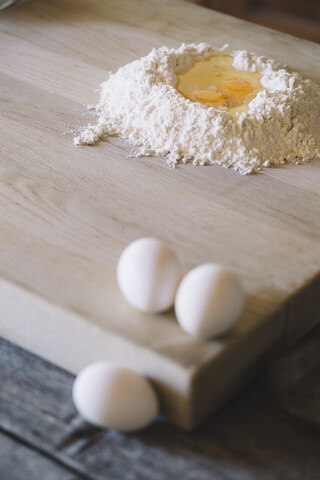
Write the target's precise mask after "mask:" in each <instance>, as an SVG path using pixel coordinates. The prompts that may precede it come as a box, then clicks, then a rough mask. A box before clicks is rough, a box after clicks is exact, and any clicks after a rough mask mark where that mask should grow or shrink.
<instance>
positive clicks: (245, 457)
mask: <svg viewBox="0 0 320 480" xmlns="http://www.w3.org/2000/svg"><path fill="white" fill-rule="evenodd" d="M310 338H312V342H313V343H314V342H318V344H320V329H319V328H318V329H317V330H316V331H313V332H312V335H310ZM0 377H1V378H0V383H1V389H0V431H1V434H0V458H1V460H0V478H1V480H26V479H27V478H28V479H32V480H38V478H39V480H40V479H41V480H42V479H45V480H47V479H48V480H51V479H52V480H55V479H57V480H65V479H67V480H71V479H74V480H75V479H78V478H79V479H80V478H84V479H87V480H168V479H176V478H177V479H180V478H183V479H185V480H200V479H201V480H212V479H219V480H220V479H221V480H222V479H223V480H270V479H274V480H319V478H320V473H319V472H320V457H319V451H320V437H319V430H318V428H315V427H313V426H312V425H308V424H307V423H303V422H301V421H300V420H297V419H295V418H294V417H292V416H290V415H289V414H287V413H286V412H285V411H284V410H283V409H282V408H281V407H280V406H279V405H278V404H277V402H276V400H275V397H274V396H273V394H272V391H271V388H270V386H269V385H268V381H267V377H266V376H264V377H262V378H261V379H260V380H258V381H256V382H255V383H254V384H252V385H251V386H250V387H249V388H247V389H246V390H245V391H243V392H242V393H241V394H240V395H238V396H237V397H236V398H235V399H234V400H233V401H232V402H229V404H228V405H226V406H225V407H224V408H223V409H221V410H220V411H219V412H218V413H217V414H215V415H214V416H213V417H212V418H211V419H210V420H209V421H208V423H207V424H206V426H204V427H201V428H199V429H198V430H196V431H195V432H193V433H192V434H190V433H189V434H188V433H183V432H182V431H180V430H178V429H177V428H175V427H173V426H170V425H168V424H165V423H164V422H161V421H159V422H157V423H156V424H154V425H153V426H151V427H150V428H149V429H147V430H145V431H143V432H140V433H137V434H132V435H123V434H120V433H117V432H115V431H101V430H99V429H96V428H94V427H90V426H89V425H87V424H86V423H85V422H83V421H82V420H81V419H80V418H79V417H78V416H77V415H76V412H75V410H74V408H73V406H72V402H71V387H72V382H73V377H72V375H70V374H69V373H67V372H65V371H63V370H60V369H58V368H57V367H54V366H53V365H51V364H48V363H47V362H45V361H43V360H41V359H40V358H38V357H35V356H33V355H32V354H30V353H28V352H26V351H25V350H22V349H19V348H18V347H15V346H13V345H12V344H10V343H8V342H6V341H4V340H1V341H0ZM6 434H9V435H10V439H9V438H7V437H6ZM14 439H16V441H14ZM19 439H20V441H21V442H23V445H21V443H20V441H19ZM4 456H5V457H4ZM3 459H4V460H3ZM13 466H14V468H13ZM24 466H26V471H27V472H28V475H25V474H24V470H23V468H24ZM63 468H64V469H65V471H64V470H63ZM11 469H12V470H11ZM60 469H61V470H60ZM11 472H14V475H15V476H11ZM39 472H40V473H41V472H42V473H43V472H45V473H46V474H45V475H44V476H43V477H42V478H41V475H40V473H39ZM70 472H74V473H73V475H74V476H72V474H71V473H70Z"/></svg>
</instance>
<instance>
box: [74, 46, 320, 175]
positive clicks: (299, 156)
mask: <svg viewBox="0 0 320 480" xmlns="http://www.w3.org/2000/svg"><path fill="white" fill-rule="evenodd" d="M221 54H224V55H230V56H232V57H233V65H234V67H236V68H237V69H239V70H245V71H255V72H259V73H260V74H261V75H262V79H261V83H262V85H263V87H264V89H263V90H262V91H261V92H259V93H258V94H257V96H256V97H255V98H254V99H253V100H252V101H251V102H250V104H249V111H248V113H241V114H240V115H235V116H232V115H231V114H230V113H228V112H225V111H221V110H218V109H216V108H214V107H207V106H206V105H203V104H201V103H198V102H192V101H190V100H188V99H186V98H184V97H183V96H182V95H180V94H179V93H178V92H177V90H176V88H175V85H176V74H177V73H180V72H181V71H183V70H185V69H187V68H188V67H190V66H191V64H192V63H193V62H196V61H199V60H203V59H206V58H209V57H210V56H212V55H221ZM96 112H97V115H98V116H99V119H98V123H97V124H96V125H91V124H90V125H89V126H88V127H87V128H85V129H84V130H83V131H82V132H81V133H80V135H79V136H78V137H76V139H75V143H76V144H90V143H95V142H96V141H97V140H99V139H100V138H101V137H103V136H105V135H119V136H121V137H123V138H124V139H126V140H128V141H129V142H131V143H132V144H133V145H140V147H141V148H140V149H139V150H138V151H137V152H136V153H135V155H136V156H138V155H147V156H151V155H157V156H166V157H167V162H168V163H169V165H171V166H174V165H175V164H176V163H177V162H178V161H182V162H183V163H186V162H187V161H192V162H193V163H194V164H195V165H204V164H216V165H221V166H223V167H233V168H234V169H235V170H237V171H238V172H240V173H241V174H248V173H252V172H256V171H259V170H261V168H263V167H269V166H273V165H274V166H278V165H281V164H283V163H285V162H296V163H301V162H304V161H307V160H309V159H310V158H312V157H319V156H320V154H319V146H320V133H319V128H318V122H319V115H320V88H319V87H318V86H317V85H316V84H315V83H313V82H311V81H310V80H304V79H302V78H301V77H300V75H299V74H298V73H289V72H288V71H287V70H286V69H284V68H283V67H281V65H279V64H278V63H276V62H274V61H273V60H268V59H266V58H264V57H258V56H256V55H255V54H251V53H248V52H246V51H235V50H231V49H230V48H229V47H228V46H227V45H226V46H224V47H223V48H222V49H215V48H212V47H211V46H209V45H207V44H199V45H194V44H191V45H185V44H183V45H181V47H180V48H178V49H171V50H170V49H168V48H166V47H162V48H160V49H158V50H152V51H151V53H150V54H149V55H148V56H146V57H143V58H141V59H140V60H136V61H134V62H132V63H130V64H128V65H126V66H124V67H122V68H120V69H119V70H118V71H117V72H116V73H115V74H111V76H110V78H109V79H108V80H107V81H106V82H104V83H103V84H102V88H101V97H100V101H99V103H98V105H97V107H96Z"/></svg>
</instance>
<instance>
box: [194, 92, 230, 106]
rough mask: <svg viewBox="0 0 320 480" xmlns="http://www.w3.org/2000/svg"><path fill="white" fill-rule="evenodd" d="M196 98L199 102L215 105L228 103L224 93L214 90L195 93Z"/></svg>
mask: <svg viewBox="0 0 320 480" xmlns="http://www.w3.org/2000/svg"><path fill="white" fill-rule="evenodd" d="M194 96H195V99H196V100H198V101H199V102H206V103H213V104H215V105H222V104H225V103H226V98H225V96H224V95H223V94H222V93H220V92H214V91H212V90H198V91H197V92H195V94H194Z"/></svg>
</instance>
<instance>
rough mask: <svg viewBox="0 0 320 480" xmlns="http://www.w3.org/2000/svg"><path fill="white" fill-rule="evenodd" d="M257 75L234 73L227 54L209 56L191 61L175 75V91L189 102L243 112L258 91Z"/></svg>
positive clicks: (231, 59)
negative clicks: (185, 68) (187, 66)
mask: <svg viewBox="0 0 320 480" xmlns="http://www.w3.org/2000/svg"><path fill="white" fill-rule="evenodd" d="M260 80H261V75H260V74H259V73H257V72H246V71H244V70H238V69H237V68H235V67H234V66H233V57H231V55H213V56H212V57H210V58H208V59H205V60H200V61H199V62H194V63H193V64H192V65H191V66H190V67H189V68H188V69H187V70H185V71H183V72H181V73H179V74H178V75H177V85H176V89H177V90H178V92H179V93H181V94H182V95H183V96H184V97H185V98H188V99H189V100H191V101H192V102H199V103H203V104H204V105H206V106H207V107H214V108H216V109H218V110H223V111H227V112H230V113H231V114H232V115H236V114H240V113H242V112H247V111H248V109H249V107H248V105H249V103H250V102H251V100H252V99H253V98H254V97H255V96H256V95H257V93H258V92H259V91H260V90H262V88H263V87H262V85H261V82H260Z"/></svg>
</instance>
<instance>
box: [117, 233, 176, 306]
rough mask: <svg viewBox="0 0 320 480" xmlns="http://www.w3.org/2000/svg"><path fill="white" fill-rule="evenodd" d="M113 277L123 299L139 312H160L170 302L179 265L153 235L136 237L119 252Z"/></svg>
mask: <svg viewBox="0 0 320 480" xmlns="http://www.w3.org/2000/svg"><path fill="white" fill-rule="evenodd" d="M117 279H118V284H119V287H120V290H121V292H122V294H123V296H124V297H125V299H126V300H127V301H128V302H129V303H130V305H132V306H133V307H134V308H136V309H137V310H140V311H142V312H149V313H152V312H154V313H155V312H162V311H165V310H168V309H169V308H171V307H172V306H173V304H174V298H175V294H176V291H177V288H178V285H179V282H180V280H181V265H180V262H179V260H178V258H177V257H176V255H175V254H174V253H173V252H172V250H171V249H170V248H169V247H168V246H167V245H166V244H165V243H164V242H162V241H161V240H158V239H157V238H140V239H138V240H136V241H134V242H132V243H130V245H128V246H127V247H126V248H125V250H124V251H123V252H122V254H121V256H120V258H119V262H118V267H117Z"/></svg>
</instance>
